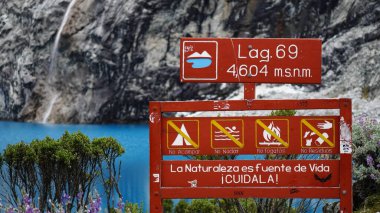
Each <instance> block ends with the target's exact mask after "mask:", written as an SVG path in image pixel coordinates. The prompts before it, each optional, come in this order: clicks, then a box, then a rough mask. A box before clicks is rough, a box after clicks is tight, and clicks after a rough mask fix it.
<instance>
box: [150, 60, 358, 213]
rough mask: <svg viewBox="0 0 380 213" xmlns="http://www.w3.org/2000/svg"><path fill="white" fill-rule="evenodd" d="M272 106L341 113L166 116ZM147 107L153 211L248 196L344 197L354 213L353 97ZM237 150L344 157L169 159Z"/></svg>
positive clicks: (346, 209)
mask: <svg viewBox="0 0 380 213" xmlns="http://www.w3.org/2000/svg"><path fill="white" fill-rule="evenodd" d="M203 55H206V54H203ZM210 55H212V54H211V53H210ZM194 58H195V57H194ZM205 63H206V62H205ZM211 64H212V62H211ZM268 109H272V110H278V109H295V110H315V109H339V110H340V114H339V116H246V117H165V116H164V113H166V112H190V111H221V110H222V111H245V110H268ZM149 111H150V113H149V115H150V116H149V121H150V212H162V210H163V207H162V200H163V199H171V198H248V197H265V198H339V199H340V211H341V212H352V179H351V177H352V164H351V163H352V156H351V152H352V148H351V143H352V142H351V134H350V133H351V123H352V120H351V119H352V118H351V117H352V115H351V101H350V100H349V99H314V100H228V101H183V102H151V103H150V109H149ZM239 154H280V155H281V154H312V156H318V154H339V159H336V160H326V159H320V160H317V159H299V160H213V161H209V160H186V161H169V160H164V157H163V156H165V155H194V156H202V155H239ZM315 154H316V155H315ZM274 191H275V192H276V193H273V192H274Z"/></svg>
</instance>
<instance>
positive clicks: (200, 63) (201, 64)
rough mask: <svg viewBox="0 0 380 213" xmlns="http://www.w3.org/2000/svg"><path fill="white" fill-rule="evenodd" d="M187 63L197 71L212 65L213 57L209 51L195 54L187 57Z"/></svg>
mask: <svg viewBox="0 0 380 213" xmlns="http://www.w3.org/2000/svg"><path fill="white" fill-rule="evenodd" d="M186 62H187V63H191V64H192V65H191V67H192V68H195V69H199V68H206V67H209V66H210V65H211V63H212V57H211V55H210V54H209V53H208V52H207V51H203V52H202V53H201V54H199V52H195V53H193V54H191V55H189V56H188V57H187V59H186Z"/></svg>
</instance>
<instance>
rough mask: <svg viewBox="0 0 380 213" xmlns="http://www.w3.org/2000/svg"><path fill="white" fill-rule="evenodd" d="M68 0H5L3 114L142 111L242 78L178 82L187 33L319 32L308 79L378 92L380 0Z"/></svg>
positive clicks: (64, 116)
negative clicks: (318, 53)
mask: <svg viewBox="0 0 380 213" xmlns="http://www.w3.org/2000/svg"><path fill="white" fill-rule="evenodd" d="M71 1H74V2H71ZM71 1H70V0H55V1H52V0H23V1H21V0H13V1H6V0H0V47H1V48H0V118H1V119H6V120H27V121H44V120H45V121H48V122H85V123H91V122H128V121H136V120H141V119H145V116H146V114H147V113H146V111H147V102H148V101H150V100H189V99H205V98H207V99H217V98H225V97H226V96H228V95H229V94H230V93H231V92H232V91H234V90H236V89H237V88H238V87H239V85H236V84H231V85H225V84H181V83H180V82H179V38H180V37H184V36H192V37H242V36H244V37H321V38H323V41H324V42H323V55H324V58H323V74H324V77H323V84H322V85H321V86H318V87H308V88H307V89H309V90H312V91H317V92H320V93H321V94H322V93H323V94H327V96H330V97H336V96H338V95H349V96H352V97H354V98H357V99H358V100H359V99H363V100H366V101H367V102H368V103H376V101H378V99H379V95H378V94H379V93H380V84H379V83H378V82H379V80H380V72H379V66H380V65H379V64H380V57H379V56H380V51H379V47H380V40H379V37H380V30H379V29H380V28H379V26H378V25H379V23H380V22H379V21H378V20H379V19H380V2H377V1H370V0H367V1H355V0H327V1H318V0H301V1H289V0H272V1H263V0H248V1H240V0H226V1H217V0H182V1H180V0H179V1H167V0H150V1H146V0H124V1H122V0H103V1H100V0H71ZM68 8H70V10H68ZM65 15H66V16H67V20H66V21H65V22H64V17H65ZM63 23H64V24H63ZM60 27H62V31H61V33H58V32H59V31H60V30H59V29H60ZM57 35H58V36H60V38H59V42H58V46H57V49H55V50H53V49H54V43H55V41H56V40H57ZM54 55H55V56H54ZM374 106H375V105H374Z"/></svg>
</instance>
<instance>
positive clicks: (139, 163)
mask: <svg viewBox="0 0 380 213" xmlns="http://www.w3.org/2000/svg"><path fill="white" fill-rule="evenodd" d="M66 130H67V131H69V132H76V131H79V130H80V131H81V132H83V133H84V134H86V135H88V136H89V137H90V138H94V137H108V136H112V137H114V138H116V139H117V140H118V141H119V142H120V143H121V145H122V146H123V147H124V148H125V151H126V152H125V153H124V155H122V157H121V158H120V160H121V162H122V169H121V180H120V189H121V191H122V193H123V197H124V199H127V200H128V201H129V202H134V203H144V206H145V209H146V207H147V206H149V205H148V202H149V197H148V196H149V193H148V192H149V128H148V125H113V124H112V125H66V124H59V125H52V124H37V123H21V122H1V121H0V150H1V151H3V150H4V148H5V147H6V146H7V144H14V143H17V142H20V141H24V142H31V141H32V140H33V139H42V138H44V137H46V136H50V137H52V138H59V137H60V136H62V134H63V133H64V132H65V131H66Z"/></svg>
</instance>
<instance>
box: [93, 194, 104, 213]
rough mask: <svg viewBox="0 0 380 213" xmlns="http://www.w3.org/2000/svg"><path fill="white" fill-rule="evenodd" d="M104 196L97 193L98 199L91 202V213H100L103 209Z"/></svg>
mask: <svg viewBox="0 0 380 213" xmlns="http://www.w3.org/2000/svg"><path fill="white" fill-rule="evenodd" d="M101 206H102V198H100V196H99V195H96V199H95V200H93V201H92V202H91V204H90V213H98V212H100V211H101V210H102V208H101Z"/></svg>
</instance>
